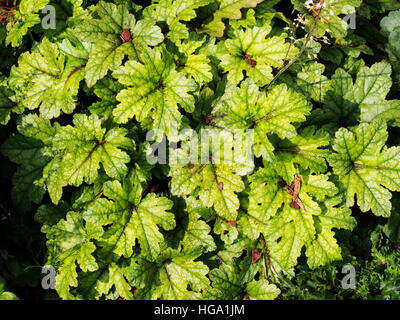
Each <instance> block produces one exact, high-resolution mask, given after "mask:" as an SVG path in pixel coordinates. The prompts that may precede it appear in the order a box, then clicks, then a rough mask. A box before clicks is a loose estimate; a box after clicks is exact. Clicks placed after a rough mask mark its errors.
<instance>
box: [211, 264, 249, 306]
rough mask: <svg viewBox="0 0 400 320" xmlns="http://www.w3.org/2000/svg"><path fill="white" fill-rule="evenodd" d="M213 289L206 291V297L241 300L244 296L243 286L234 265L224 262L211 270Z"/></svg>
mask: <svg viewBox="0 0 400 320" xmlns="http://www.w3.org/2000/svg"><path fill="white" fill-rule="evenodd" d="M210 279H211V281H212V286H213V289H210V290H208V291H206V293H205V298H206V299H213V300H214V299H216V300H222V299H226V300H240V299H242V297H243V291H244V290H243V286H242V284H241V283H240V281H239V276H238V273H237V270H235V268H234V267H232V266H230V265H227V264H222V265H221V266H220V267H219V268H217V269H213V270H211V272H210Z"/></svg>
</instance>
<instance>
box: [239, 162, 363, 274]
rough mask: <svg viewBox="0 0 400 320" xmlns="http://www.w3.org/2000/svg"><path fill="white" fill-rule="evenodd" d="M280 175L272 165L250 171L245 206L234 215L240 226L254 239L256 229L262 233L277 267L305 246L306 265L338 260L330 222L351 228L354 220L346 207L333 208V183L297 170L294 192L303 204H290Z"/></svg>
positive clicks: (284, 266) (293, 259) (290, 262)
mask: <svg viewBox="0 0 400 320" xmlns="http://www.w3.org/2000/svg"><path fill="white" fill-rule="evenodd" d="M279 179H280V178H279V176H278V175H277V174H276V172H275V170H273V169H272V166H270V167H269V168H264V169H259V170H258V171H257V172H256V173H255V174H254V175H253V176H252V177H251V184H250V192H249V206H248V211H245V212H244V214H242V215H241V217H240V218H239V220H238V224H239V227H240V230H241V231H242V232H243V233H244V234H245V235H246V236H248V237H251V238H252V239H257V238H258V236H259V232H261V233H262V234H263V235H264V237H265V239H266V242H267V244H268V248H269V250H270V257H271V260H272V261H273V265H274V268H276V269H277V270H281V269H283V270H285V271H287V270H289V269H290V268H292V267H293V266H295V265H296V264H297V258H298V257H299V256H300V254H301V250H302V247H303V246H305V247H306V255H307V256H308V260H307V262H308V265H309V266H310V268H313V269H314V268H316V267H318V266H320V265H323V264H326V263H327V262H330V261H334V260H340V259H341V254H340V248H339V246H338V245H337V243H336V240H335V239H334V237H333V233H332V232H331V228H333V227H336V228H345V229H350V230H351V229H352V228H354V226H355V221H354V219H353V218H351V217H350V213H351V211H350V210H349V209H347V208H339V209H336V208H334V206H335V205H337V204H338V202H337V199H336V198H333V199H336V202H335V200H331V199H330V198H331V197H333V196H335V195H336V194H337V192H338V190H337V188H336V187H335V185H334V184H333V183H332V182H330V181H328V177H327V176H325V175H309V176H308V177H305V176H301V187H300V193H299V195H298V198H299V199H300V200H301V202H302V203H303V206H304V210H303V209H302V208H301V207H300V208H298V209H295V208H294V207H293V206H292V202H293V197H292V196H291V195H290V194H289V192H287V190H286V188H285V187H282V186H281V185H282V184H281V182H280V181H279ZM339 202H340V198H339ZM317 250H318V251H317ZM311 252H312V253H311Z"/></svg>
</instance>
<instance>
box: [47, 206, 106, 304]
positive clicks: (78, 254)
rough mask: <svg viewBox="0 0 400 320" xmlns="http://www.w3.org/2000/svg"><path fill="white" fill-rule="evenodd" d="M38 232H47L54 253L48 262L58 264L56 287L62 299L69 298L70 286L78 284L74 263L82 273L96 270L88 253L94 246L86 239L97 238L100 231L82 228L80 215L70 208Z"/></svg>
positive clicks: (90, 254)
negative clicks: (63, 216) (62, 218)
mask: <svg viewBox="0 0 400 320" xmlns="http://www.w3.org/2000/svg"><path fill="white" fill-rule="evenodd" d="M42 232H44V233H46V234H47V238H48V241H47V245H48V247H49V248H51V251H52V250H54V251H55V252H57V255H56V256H54V257H52V259H50V261H49V262H50V263H51V264H53V265H56V264H57V265H58V271H59V272H58V273H57V275H56V290H57V292H58V294H59V295H60V296H61V297H62V298H63V299H72V298H73V295H72V294H71V293H70V287H77V286H78V280H77V277H78V274H77V271H76V267H77V265H78V266H79V267H80V268H81V270H82V271H84V272H87V271H95V270H97V269H98V265H97V263H96V259H95V258H94V257H93V255H92V253H93V252H94V251H95V250H96V246H95V245H94V243H93V242H92V241H90V240H91V239H98V238H99V237H100V236H101V233H99V232H93V231H92V232H91V231H90V230H88V229H87V228H85V227H84V225H83V219H82V216H81V214H80V213H78V212H73V211H71V212H69V213H68V214H67V217H66V219H65V220H60V221H59V222H58V223H57V224H56V225H54V226H47V225H46V226H44V227H43V228H42Z"/></svg>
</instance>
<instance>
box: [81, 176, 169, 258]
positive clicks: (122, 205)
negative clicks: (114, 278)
mask: <svg viewBox="0 0 400 320" xmlns="http://www.w3.org/2000/svg"><path fill="white" fill-rule="evenodd" d="M142 190H143V189H142V187H141V183H140V181H138V178H137V177H136V176H135V175H132V174H131V175H130V176H129V177H128V178H127V179H125V180H124V182H123V184H122V185H121V184H120V182H119V181H112V182H111V181H108V182H106V183H105V184H104V194H105V196H107V197H108V198H109V199H111V200H106V199H104V198H101V199H99V200H97V201H96V202H94V203H93V204H92V205H91V206H90V207H89V208H88V210H87V211H86V212H85V213H84V218H85V220H86V221H88V222H91V223H93V224H95V225H97V226H105V225H110V224H112V226H111V227H110V228H109V229H108V231H107V232H106V233H105V236H104V244H102V246H106V247H109V248H111V250H112V251H113V252H114V253H116V254H118V255H124V256H125V257H130V256H131V255H132V253H133V251H132V248H133V247H134V246H135V241H136V239H137V240H138V242H139V244H140V247H141V252H142V255H143V257H146V259H148V260H150V261H154V260H155V259H156V258H157V256H158V254H159V253H160V243H161V242H162V241H163V240H164V237H163V235H162V234H161V232H160V230H159V227H158V226H161V227H162V228H163V229H164V230H171V229H173V228H174V227H175V219H174V215H173V214H172V213H171V212H168V210H170V209H171V208H172V201H170V200H169V199H167V198H164V197H158V196H156V195H155V194H153V193H149V194H148V195H147V196H145V197H144V198H143V199H141V196H142V195H141V194H142Z"/></svg>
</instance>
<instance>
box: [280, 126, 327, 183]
mask: <svg viewBox="0 0 400 320" xmlns="http://www.w3.org/2000/svg"><path fill="white" fill-rule="evenodd" d="M329 142H330V137H329V134H328V133H327V132H325V131H323V130H321V129H320V130H318V131H316V130H315V127H314V126H310V127H306V128H305V129H303V130H302V131H301V132H300V133H299V134H298V135H297V136H294V137H293V138H289V139H286V140H283V141H282V142H280V143H279V144H278V145H277V147H276V161H275V162H274V168H275V170H276V171H277V173H278V174H279V175H280V176H281V177H282V178H283V179H284V180H285V181H286V183H288V184H290V183H291V182H292V181H293V179H294V175H295V174H296V172H297V170H296V165H299V166H300V167H301V168H303V169H310V170H311V173H317V174H318V173H324V172H325V171H326V169H327V167H326V162H325V158H326V156H327V155H328V153H329V151H328V150H326V149H320V148H321V147H325V146H328V145H329Z"/></svg>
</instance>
